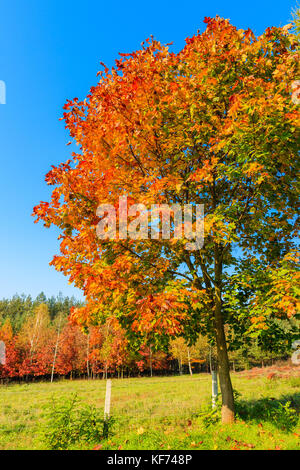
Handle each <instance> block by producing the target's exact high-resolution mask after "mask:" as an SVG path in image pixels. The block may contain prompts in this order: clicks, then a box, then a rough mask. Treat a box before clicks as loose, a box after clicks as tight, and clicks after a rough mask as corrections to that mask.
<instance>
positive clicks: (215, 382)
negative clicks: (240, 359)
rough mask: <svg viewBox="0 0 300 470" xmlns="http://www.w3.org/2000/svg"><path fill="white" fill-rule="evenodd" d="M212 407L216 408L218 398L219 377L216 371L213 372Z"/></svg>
mask: <svg viewBox="0 0 300 470" xmlns="http://www.w3.org/2000/svg"><path fill="white" fill-rule="evenodd" d="M211 380H212V383H211V406H212V408H216V406H217V403H216V402H217V396H218V375H217V372H216V371H215V370H212V371H211Z"/></svg>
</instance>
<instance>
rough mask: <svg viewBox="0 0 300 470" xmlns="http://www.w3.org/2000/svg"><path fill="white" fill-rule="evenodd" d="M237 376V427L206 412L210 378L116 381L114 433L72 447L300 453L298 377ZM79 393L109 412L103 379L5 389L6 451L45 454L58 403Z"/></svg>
mask: <svg viewBox="0 0 300 470" xmlns="http://www.w3.org/2000/svg"><path fill="white" fill-rule="evenodd" d="M232 379H233V386H234V389H235V390H237V391H238V392H239V394H240V396H239V403H238V407H237V408H238V410H239V412H240V416H239V417H238V418H237V421H236V423H235V424H233V425H231V426H228V425H227V426H225V425H222V424H221V423H220V422H219V421H217V422H215V419H210V418H209V417H208V418H207V419H204V418H203V414H201V412H203V410H204V407H205V406H208V405H209V401H210V392H211V378H210V376H209V375H207V374H197V375H196V374H195V375H194V376H193V377H190V376H181V377H157V378H133V379H120V380H113V382H112V403H111V412H112V415H113V417H114V418H115V424H114V427H113V433H114V434H113V435H112V436H111V437H110V438H108V439H106V440H102V441H99V442H88V443H86V442H83V441H80V442H78V443H76V444H74V445H73V446H72V448H76V449H80V448H89V449H91V448H93V447H94V446H96V445H97V444H98V445H100V446H101V447H100V448H102V449H118V448H120V449H161V450H163V449H165V450H166V449H232V448H238V449H251V448H254V449H299V434H300V430H299V419H298V423H297V415H296V413H295V411H294V410H296V411H297V412H299V408H300V378H295V377H293V378H289V379H288V378H285V379H275V380H268V379H267V378H265V377H255V378H252V379H251V380H250V379H249V378H246V377H243V376H240V375H239V374H233V375H232ZM75 393H76V394H77V395H78V397H79V399H80V401H81V402H82V403H85V404H90V405H94V406H96V407H99V409H100V410H102V409H103V406H104V398H105V382H104V381H102V380H94V381H93V380H91V381H87V380H75V381H67V380H66V381H59V382H55V383H53V384H50V383H45V382H42V383H31V384H22V385H16V384H12V385H2V386H0V449H2V450H4V449H45V448H46V443H45V439H44V437H43V436H44V433H45V430H46V428H47V423H48V418H47V416H48V413H49V407H50V404H51V402H52V399H53V398H54V399H55V400H60V401H63V402H65V401H66V400H68V399H70V398H71V397H72V395H73V394H75ZM287 401H289V402H290V405H288V406H287V407H286V406H285V405H284V404H285V403H286V402H287ZM290 410H291V411H290ZM298 418H299V415H298Z"/></svg>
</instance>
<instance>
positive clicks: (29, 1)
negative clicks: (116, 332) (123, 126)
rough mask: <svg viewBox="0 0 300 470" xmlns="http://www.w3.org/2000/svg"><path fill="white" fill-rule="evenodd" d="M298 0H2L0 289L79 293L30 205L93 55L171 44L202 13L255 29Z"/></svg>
mask: <svg viewBox="0 0 300 470" xmlns="http://www.w3.org/2000/svg"><path fill="white" fill-rule="evenodd" d="M295 6H296V0H294V1H290V0H284V1H283V0H280V1H279V0H259V1H258V0H251V1H247V2H244V1H241V0H239V1H235V0H227V1H225V0H222V1H221V0H217V1H216V0H211V1H207V0H206V1H201V0H193V1H189V0H185V1H177V0H173V1H157V0H152V1H151V2H144V1H139V2H138V1H130V0H128V1H124V0H123V1H119V0H115V1H109V0H107V1H101V0H97V1H92V0H85V1H77V0H72V1H68V0H61V1H58V0H43V1H41V0H36V1H33V0H26V1H25V0H19V1H16V0H15V1H14V0H10V1H7V0H2V1H1V3H0V51H1V54H0V80H4V81H5V83H6V87H7V104H5V105H1V104H0V159H1V186H0V195H1V197H0V216H1V230H0V259H1V270H0V298H1V297H9V296H12V295H13V294H14V293H19V294H21V293H25V294H31V295H33V296H35V295H37V294H38V293H39V292H40V291H44V292H45V293H46V295H56V294H57V293H58V292H59V291H62V292H63V294H65V295H73V294H74V295H76V297H78V298H80V296H81V293H80V292H79V291H78V290H77V289H75V288H74V287H72V286H69V285H68V282H67V279H66V278H64V276H63V275H62V274H60V273H57V272H56V271H55V270H54V268H52V267H50V266H49V264H48V263H49V261H50V260H51V258H52V256H53V254H55V253H56V252H57V251H58V242H57V240H56V238H57V234H58V233H57V231H56V230H54V229H50V230H49V229H45V228H44V227H43V225H42V224H38V225H37V224H34V223H33V218H32V217H31V216H30V214H31V212H32V207H33V206H34V205H36V204H37V203H38V202H39V201H40V200H47V198H48V195H49V188H48V187H47V186H46V184H45V183H44V175H45V173H46V172H47V171H48V170H49V168H50V165H51V164H57V163H60V162H62V161H64V160H66V159H67V158H68V155H69V152H70V148H69V147H67V146H66V143H67V142H68V140H69V139H68V136H67V134H66V131H65V129H64V124H63V122H62V121H59V120H58V119H59V117H60V116H61V114H62V106H63V104H64V102H65V100H66V99H67V98H73V97H75V96H77V97H79V98H83V97H84V96H85V95H86V94H87V92H88V90H89V88H90V87H91V86H92V85H94V84H95V83H96V72H97V71H98V70H99V61H103V62H105V63H106V64H107V65H109V66H110V65H112V64H113V61H114V59H115V58H117V54H118V52H130V51H132V50H135V49H137V48H139V47H140V43H141V42H142V41H143V40H144V39H145V38H147V37H148V36H149V35H150V34H153V35H154V36H155V37H156V38H157V39H159V40H160V41H161V42H164V43H167V42H171V41H174V46H173V48H174V50H178V49H180V48H181V47H182V46H183V45H184V39H185V38H186V37H187V36H192V35H193V34H194V33H196V31H197V29H200V30H203V18H204V17H205V16H215V15H216V14H218V15H219V16H222V17H225V18H230V19H231V21H232V23H233V24H234V25H236V26H237V27H238V28H244V29H247V28H248V27H250V28H251V29H253V31H254V32H255V33H256V34H260V33H262V32H263V30H264V29H265V28H266V27H267V26H272V25H275V26H280V25H284V24H286V23H288V22H290V20H291V11H292V9H293V8H294V7H295Z"/></svg>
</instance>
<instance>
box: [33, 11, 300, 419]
mask: <svg viewBox="0 0 300 470" xmlns="http://www.w3.org/2000/svg"><path fill="white" fill-rule="evenodd" d="M205 23H206V30H205V31H204V32H203V33H202V34H196V35H194V36H193V37H191V38H187V39H186V45H185V47H184V48H183V50H181V51H180V52H179V53H177V54H175V53H172V52H170V51H169V49H168V47H167V46H162V45H161V44H160V43H159V42H157V41H156V40H153V39H152V40H147V42H146V44H145V45H143V47H142V49H141V50H138V51H136V52H133V53H132V54H121V58H120V59H119V60H117V61H116V66H115V67H114V68H112V70H111V71H109V70H108V69H107V68H106V67H105V70H104V72H100V80H99V83H98V84H97V85H96V86H95V87H92V88H91V91H90V93H89V95H88V96H87V98H86V99H85V100H84V101H81V102H80V101H79V100H78V99H77V98H75V99H74V100H73V101H68V102H67V104H66V105H65V113H64V119H65V122H66V127H67V128H68V129H69V132H70V135H71V137H72V138H74V139H75V141H76V142H77V144H78V145H79V146H80V149H81V151H80V152H78V153H73V155H72V159H71V160H68V161H67V162H66V163H63V164H61V165H59V166H58V167H54V168H53V169H52V170H51V171H50V172H49V173H48V175H47V177H46V180H47V183H48V184H50V185H55V186H56V187H55V188H54V190H53V193H52V198H51V201H50V203H48V202H42V203H41V204H40V205H39V206H37V207H35V209H34V214H35V215H36V216H37V219H42V220H44V222H45V225H46V226H50V225H51V224H55V225H56V226H58V227H59V228H60V229H61V238H62V242H61V246H60V249H61V254H60V255H59V256H55V257H54V259H53V261H52V264H53V265H54V266H55V268H56V269H57V270H59V271H62V272H63V273H64V274H65V275H67V276H69V278H70V281H72V282H74V283H75V285H76V286H77V287H79V288H81V289H83V291H84V294H85V296H86V299H87V305H86V306H85V307H83V308H82V309H80V308H78V309H74V311H73V320H74V321H77V322H78V323H79V324H81V325H83V324H88V323H89V322H94V323H95V322H97V321H103V318H106V317H109V316H117V317H118V319H119V321H120V322H121V324H122V326H125V327H126V328H127V329H128V330H129V329H133V330H134V331H136V332H137V334H141V333H142V332H145V333H146V334H149V332H150V331H152V332H154V333H153V335H154V336H155V335H158V336H165V337H169V336H170V335H176V334H182V331H183V330H184V325H185V323H186V322H188V323H189V325H192V326H193V328H191V331H192V330H193V334H194V333H195V331H197V328H199V324H200V323H201V324H205V328H206V329H207V331H209V332H210V334H213V335H214V337H215V341H216V346H217V355H218V363H219V379H220V387H221V393H222V404H223V406H222V420H223V422H232V420H233V419H234V400H233V391H232V385H231V379H230V374H229V361H228V353H227V344H226V337H225V331H224V324H225V323H226V322H227V321H229V319H228V318H227V317H226V309H225V306H224V289H225V286H226V284H227V282H228V279H229V278H230V275H231V273H234V268H235V267H237V266H239V265H241V263H242V262H243V260H245V259H247V258H249V259H251V258H252V257H253V256H257V257H258V258H259V259H260V260H261V262H262V263H264V266H268V267H269V268H270V269H273V270H276V266H277V264H278V262H279V261H280V259H281V258H282V256H283V255H284V254H286V253H288V252H289V251H291V250H292V249H293V248H294V240H295V236H296V233H297V225H296V223H295V214H296V210H297V209H296V200H297V197H296V194H297V188H296V165H297V161H298V146H297V138H298V136H299V134H298V127H297V126H298V125H299V111H298V110H297V104H295V103H294V102H293V101H292V100H291V86H292V83H293V81H294V80H295V79H296V74H297V68H298V60H299V55H298V53H297V52H295V47H296V45H297V42H296V38H295V37H294V36H293V35H292V34H290V33H289V27H283V28H268V29H267V30H266V31H265V33H264V34H262V35H261V36H259V37H255V36H254V34H253V33H252V31H251V30H250V29H248V30H246V31H243V30H237V29H236V28H235V27H234V26H232V25H231V24H230V22H229V21H228V20H224V19H221V18H219V17H217V18H214V19H213V18H206V19H205ZM124 195H127V196H128V202H129V203H130V204H131V203H142V204H144V205H145V207H146V208H147V209H149V210H150V206H151V204H158V203H159V204H168V205H172V204H174V203H176V204H180V205H183V204H193V205H196V204H204V207H205V244H204V246H203V247H201V245H199V244H198V245H197V246H196V249H194V250H193V251H191V250H190V249H188V248H190V246H188V245H187V243H188V242H190V240H189V239H188V237H187V235H186V234H185V238H184V237H183V238H181V239H180V237H179V239H175V238H172V239H170V240H169V239H164V238H163V237H158V238H157V237H156V238H155V239H154V240H153V239H150V240H149V239H139V238H138V235H139V234H140V232H139V230H138V229H136V232H137V237H136V239H127V238H126V234H125V236H124V233H121V234H119V235H118V236H116V238H115V239H114V240H111V239H106V240H105V239H99V238H98V237H97V234H96V227H97V224H98V223H99V222H100V219H101V217H103V218H104V219H105V217H106V214H102V216H100V217H98V216H97V213H96V212H97V208H98V206H99V204H103V203H108V204H112V205H113V206H114V207H115V208H118V207H119V197H120V196H124ZM123 212H124V211H123ZM123 212H122V210H121V211H119V213H118V216H119V220H122V221H124V220H123V219H124V218H126V216H127V213H126V214H124V213H123ZM141 212H143V211H141ZM98 214H99V212H98ZM135 215H136V218H134V215H132V214H131V213H130V212H129V219H130V222H131V223H136V225H137V226H138V223H137V222H139V223H140V226H141V225H142V221H143V220H144V219H142V214H141V213H140V214H135ZM101 220H102V219H101ZM229 268H230V269H229ZM250 282H251V279H250ZM287 301H288V300H287ZM251 315H252V312H251V309H249V316H251ZM258 324H259V322H258Z"/></svg>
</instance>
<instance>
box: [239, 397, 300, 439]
mask: <svg viewBox="0 0 300 470" xmlns="http://www.w3.org/2000/svg"><path fill="white" fill-rule="evenodd" d="M236 411H237V415H238V416H239V417H240V418H242V419H244V420H247V419H248V420H255V421H259V422H260V421H269V422H271V423H273V424H275V425H276V426H277V427H278V428H280V429H284V430H287V431H291V430H292V429H293V428H294V427H295V426H296V424H297V422H298V416H297V412H296V410H295V409H294V408H293V407H292V403H291V401H285V402H282V401H279V400H276V399H274V398H262V399H260V400H256V401H253V402H246V401H244V400H241V401H239V400H238V401H237V402H236Z"/></svg>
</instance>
